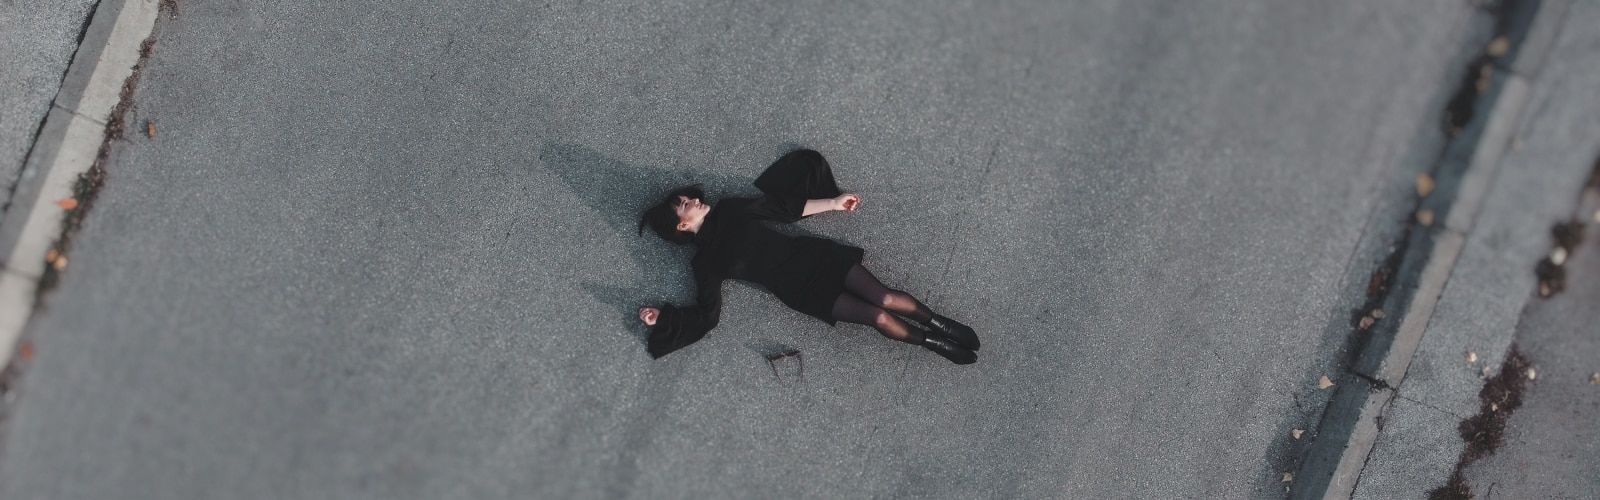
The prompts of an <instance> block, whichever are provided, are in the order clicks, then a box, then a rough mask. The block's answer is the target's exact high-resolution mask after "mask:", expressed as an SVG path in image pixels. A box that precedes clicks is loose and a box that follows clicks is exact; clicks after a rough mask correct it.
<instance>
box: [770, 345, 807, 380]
mask: <svg viewBox="0 0 1600 500" xmlns="http://www.w3.org/2000/svg"><path fill="white" fill-rule="evenodd" d="M766 358H767V367H768V368H771V369H772V376H773V377H774V378H780V379H781V378H783V376H781V375H778V362H779V361H783V360H785V359H789V358H794V361H795V365H796V366H797V367H798V369H797V370H796V372H795V376H797V377H800V378H805V376H806V358H805V357H804V356H802V355H801V354H800V350H799V349H785V350H783V352H779V353H776V354H768V355H766Z"/></svg>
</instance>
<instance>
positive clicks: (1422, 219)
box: [1417, 209, 1433, 226]
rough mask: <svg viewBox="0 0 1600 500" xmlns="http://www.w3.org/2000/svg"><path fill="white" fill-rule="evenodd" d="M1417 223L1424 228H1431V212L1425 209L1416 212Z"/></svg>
mask: <svg viewBox="0 0 1600 500" xmlns="http://www.w3.org/2000/svg"><path fill="white" fill-rule="evenodd" d="M1417 223H1418V224H1422V225H1424V226H1432V225H1433V211H1432V210H1427V209H1423V210H1418V211H1417Z"/></svg>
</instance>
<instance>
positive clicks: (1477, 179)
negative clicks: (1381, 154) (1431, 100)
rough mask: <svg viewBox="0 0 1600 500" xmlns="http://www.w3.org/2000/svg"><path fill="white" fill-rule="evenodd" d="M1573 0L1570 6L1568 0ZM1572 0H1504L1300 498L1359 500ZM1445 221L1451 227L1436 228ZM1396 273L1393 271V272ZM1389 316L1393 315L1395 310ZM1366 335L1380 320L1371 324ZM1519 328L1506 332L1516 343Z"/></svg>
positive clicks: (1299, 484) (1298, 487)
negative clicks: (1388, 320)
mask: <svg viewBox="0 0 1600 500" xmlns="http://www.w3.org/2000/svg"><path fill="white" fill-rule="evenodd" d="M1566 1H1570V0H1566ZM1564 6H1565V1H1563V0H1520V1H1517V0H1503V2H1502V3H1501V4H1498V8H1499V9H1502V10H1500V11H1499V12H1498V14H1499V15H1498V18H1497V22H1496V30H1495V35H1496V36H1495V37H1494V38H1493V39H1492V41H1491V42H1490V43H1489V46H1488V47H1486V48H1485V50H1484V55H1483V56H1481V57H1479V58H1478V59H1477V60H1476V61H1474V63H1473V64H1472V65H1471V67H1470V68H1469V69H1468V71H1467V72H1466V74H1465V75H1464V77H1463V81H1462V87H1461V89H1460V90H1459V91H1458V92H1457V94H1456V95H1455V98H1454V99H1452V100H1451V102H1450V104H1449V108H1450V109H1449V110H1448V115H1447V117H1446V120H1445V126H1446V127H1448V128H1450V130H1451V133H1452V135H1453V137H1452V138H1451V140H1450V141H1449V143H1448V144H1447V145H1446V147H1445V149H1444V151H1443V152H1442V154H1441V155H1440V157H1439V159H1438V160H1437V163H1436V165H1435V167H1434V169H1433V173H1432V174H1431V175H1430V176H1428V177H1425V178H1420V179H1419V180H1418V195H1419V197H1420V199H1419V201H1418V203H1417V209H1416V211H1415V212H1414V221H1413V222H1412V223H1411V225H1410V227H1409V228H1408V229H1407V230H1406V232H1407V233H1408V234H1407V235H1405V236H1404V237H1403V238H1404V240H1403V241H1405V243H1404V244H1401V245H1399V246H1400V247H1401V248H1402V250H1400V254H1399V255H1397V256H1396V257H1397V258H1398V263H1397V264H1396V265H1395V266H1393V269H1382V270H1380V271H1379V273H1375V274H1374V277H1373V280H1374V283H1378V282H1379V280H1383V281H1384V283H1383V284H1382V286H1383V287H1387V288H1389V289H1392V290H1393V292H1392V293H1389V294H1388V295H1387V296H1385V297H1383V298H1382V300H1381V303H1378V304H1370V305H1369V306H1370V307H1368V308H1367V309H1370V311H1368V312H1367V314H1368V315H1369V317H1371V318H1374V319H1381V318H1383V317H1384V315H1385V314H1387V315H1390V316H1398V317H1399V318H1400V321H1399V322H1398V323H1397V324H1384V323H1381V322H1377V323H1376V324H1377V326H1376V327H1374V328H1371V329H1370V330H1368V331H1366V333H1365V334H1366V338H1365V339H1364V343H1363V344H1362V345H1361V348H1360V352H1359V354H1358V356H1357V358H1356V361H1355V363H1354V365H1353V366H1352V367H1351V371H1352V374H1353V375H1354V376H1353V377H1346V378H1347V379H1350V382H1348V383H1342V384H1340V385H1339V386H1338V387H1337V388H1336V391H1335V393H1334V395H1333V397H1332V398H1331V400H1330V401H1329V403H1328V406H1327V408H1326V409H1325V410H1324V413H1323V417H1322V421H1321V423H1320V425H1319V432H1318V433H1317V436H1318V437H1317V439H1316V441H1315V442H1313V443H1312V444H1311V446H1310V449H1309V450H1308V452H1307V455H1306V458H1305V460H1304V461H1303V462H1301V467H1300V470H1299V471H1297V472H1296V473H1295V474H1294V476H1293V477H1294V478H1295V481H1294V484H1293V486H1292V488H1291V490H1290V497H1291V498H1330V499H1342V498H1350V497H1351V496H1352V495H1353V494H1354V493H1355V488H1356V484H1357V480H1358V479H1360V477H1361V474H1362V471H1363V468H1364V467H1365V466H1366V464H1367V461H1368V458H1369V455H1370V453H1371V452H1372V450H1373V446H1374V444H1375V443H1376V442H1377V440H1378V436H1379V433H1380V432H1381V429H1382V426H1383V418H1384V415H1385V413H1386V412H1387V411H1388V409H1389V408H1390V406H1391V403H1392V402H1393V400H1394V398H1395V395H1396V389H1397V388H1398V387H1399V386H1400V384H1401V383H1402V382H1403V381H1404V380H1405V376H1406V373H1407V370H1408V369H1409V367H1410V365H1411V361H1412V358H1413V356H1414V355H1415V354H1416V352H1417V348H1418V346H1419V345H1420V344H1421V342H1422V338H1423V335H1424V333H1426V331H1427V327H1428V323H1429V321H1430V319H1432V317H1433V314H1434V311H1435V307H1436V306H1437V305H1438V303H1439V300H1440V297H1441V296H1442V295H1443V294H1444V290H1445V285H1446V283H1447V282H1448V280H1449V279H1450V276H1451V274H1452V271H1453V270H1454V267H1455V265H1456V262H1457V260H1458V257H1460V255H1461V253H1462V249H1463V246H1464V245H1465V244H1466V242H1467V239H1468V238H1467V235H1468V234H1470V233H1471V231H1472V228H1473V224H1474V222H1475V221H1476V219H1477V216H1478V212H1479V210H1480V209H1481V208H1482V206H1483V202H1484V199H1485V197H1486V195H1487V194H1488V193H1489V191H1490V189H1489V188H1490V186H1491V185H1492V184H1493V181H1494V179H1495V178H1496V174H1497V170H1498V168H1499V165H1500V163H1501V160H1502V158H1503V157H1504V155H1505V153H1506V151H1507V148H1508V147H1509V146H1510V143H1511V139H1512V135H1513V134H1514V133H1515V130H1516V127H1517V124H1518V123H1519V119H1520V117H1521V116H1522V114H1523V108H1524V106H1525V104H1526V103H1527V101H1528V96H1529V92H1530V82H1531V80H1532V78H1533V77H1534V75H1536V74H1537V72H1538V69H1539V67H1540V66H1541V65H1542V64H1543V61H1544V59H1545V56H1546V55H1547V54H1548V52H1549V51H1550V49H1551V47H1552V45H1553V40H1554V39H1555V34H1556V31H1558V29H1559V27H1560V24H1561V22H1560V21H1561V19H1560V18H1561V14H1562V13H1563V12H1564V11H1565V9H1564V8H1562V7H1564ZM1436 221H1442V222H1443V223H1442V224H1436ZM1386 267H1387V266H1386ZM1384 311H1387V313H1385V312H1384ZM1361 324H1362V325H1363V327H1362V328H1361V329H1362V330H1367V327H1368V326H1371V325H1374V324H1375V321H1362V323H1361ZM1513 333H1514V331H1506V332H1504V334H1505V336H1506V337H1507V338H1506V341H1507V343H1509V341H1510V336H1511V335H1512V334H1513Z"/></svg>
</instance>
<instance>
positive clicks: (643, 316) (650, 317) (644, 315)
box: [639, 307, 661, 326]
mask: <svg viewBox="0 0 1600 500" xmlns="http://www.w3.org/2000/svg"><path fill="white" fill-rule="evenodd" d="M660 317H661V310H660V309H656V308H654V307H641V308H639V320H640V321H643V322H644V324H646V325H650V326H655V324H656V318H660Z"/></svg>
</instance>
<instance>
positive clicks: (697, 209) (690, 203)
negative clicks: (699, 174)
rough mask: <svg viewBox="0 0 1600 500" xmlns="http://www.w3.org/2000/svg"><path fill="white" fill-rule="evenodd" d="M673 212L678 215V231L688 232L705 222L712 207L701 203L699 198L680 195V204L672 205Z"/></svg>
mask: <svg viewBox="0 0 1600 500" xmlns="http://www.w3.org/2000/svg"><path fill="white" fill-rule="evenodd" d="M672 211H674V212H677V213H678V230H679V231H687V230H689V228H691V227H698V226H699V225H700V221H702V220H705V218H706V214H707V213H710V212H711V206H710V205H707V204H705V203H701V202H700V199H699V198H690V197H687V196H682V195H679V196H678V202H677V203H675V204H673V205H672Z"/></svg>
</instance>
